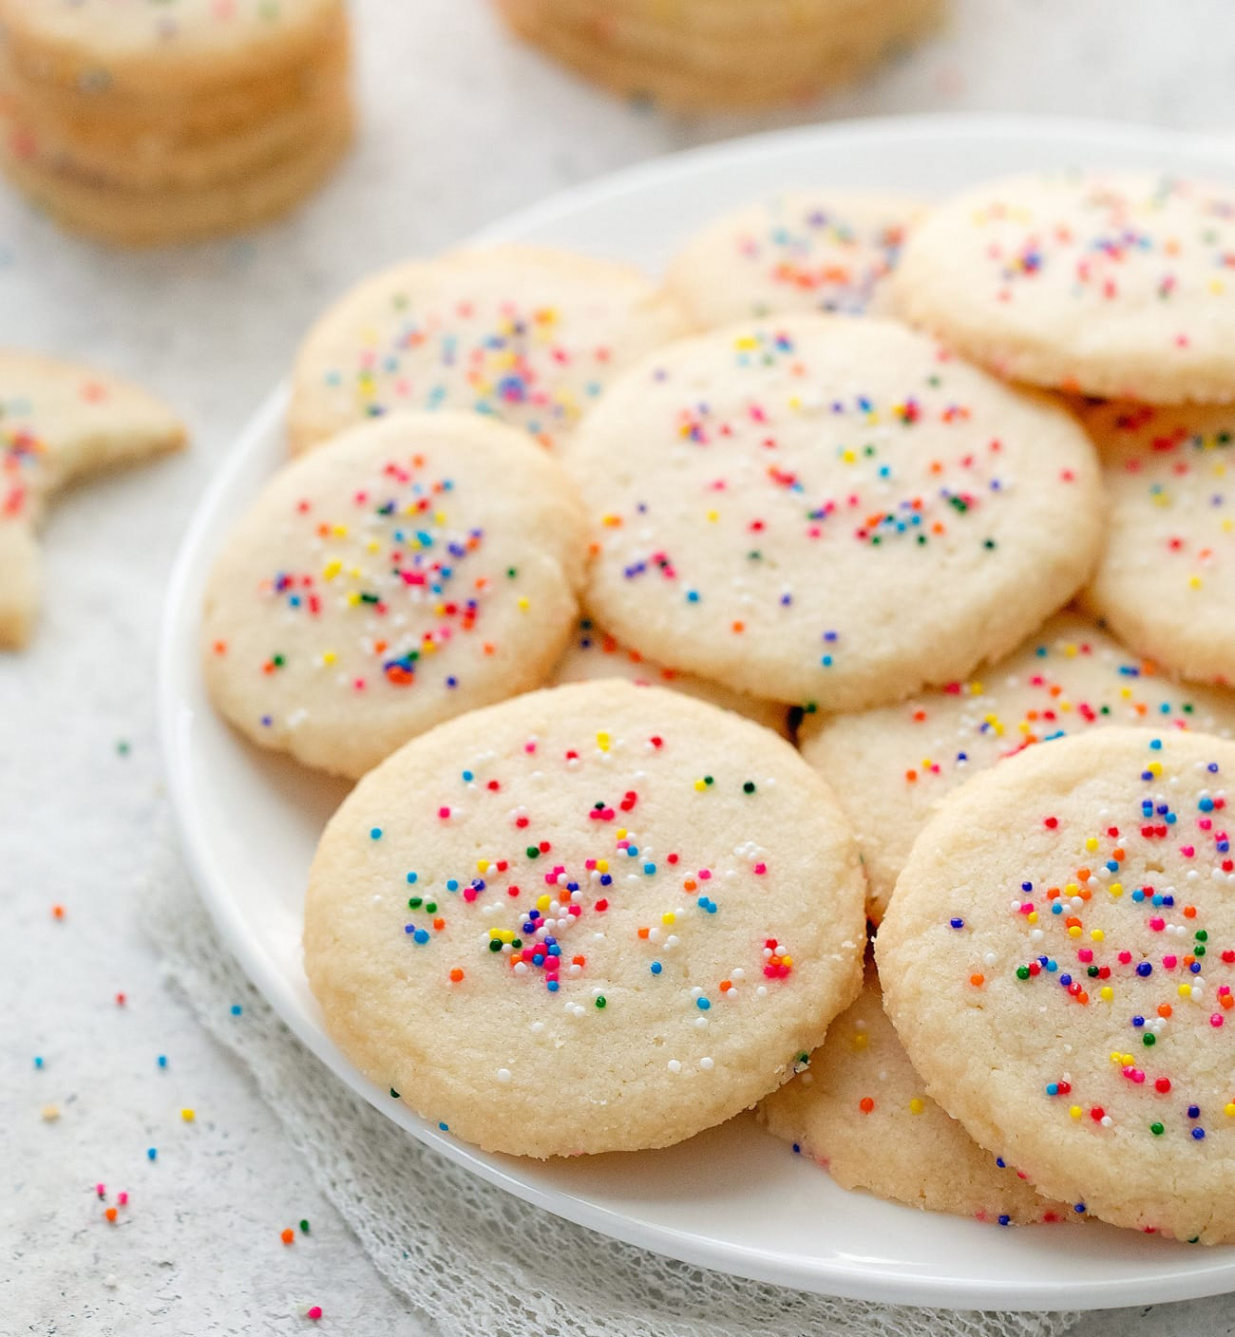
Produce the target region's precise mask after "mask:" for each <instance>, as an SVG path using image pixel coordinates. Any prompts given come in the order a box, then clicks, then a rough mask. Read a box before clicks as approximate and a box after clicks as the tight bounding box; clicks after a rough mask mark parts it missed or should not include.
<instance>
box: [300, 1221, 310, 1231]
mask: <svg viewBox="0 0 1235 1337" xmlns="http://www.w3.org/2000/svg"><path fill="white" fill-rule="evenodd" d="M300 1233H301V1234H302V1235H307V1234H308V1233H309V1222H308V1220H307V1219H306V1220H304V1221H301V1223H300Z"/></svg>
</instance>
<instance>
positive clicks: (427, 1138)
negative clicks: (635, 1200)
mask: <svg viewBox="0 0 1235 1337" xmlns="http://www.w3.org/2000/svg"><path fill="white" fill-rule="evenodd" d="M1028 133H1032V134H1034V135H1036V136H1038V137H1039V138H1040V139H1041V140H1043V141H1044V142H1048V143H1059V144H1060V145H1061V146H1063V145H1066V144H1067V143H1068V142H1069V141H1071V140H1075V139H1077V138H1078V137H1079V138H1084V139H1088V140H1090V141H1096V140H1099V139H1101V140H1106V141H1108V142H1110V143H1111V145H1112V147H1113V148H1114V147H1120V148H1124V149H1131V150H1144V151H1146V152H1152V151H1154V150H1159V151H1162V150H1170V149H1171V148H1176V149H1182V148H1186V149H1187V150H1188V151H1189V152H1190V153H1191V154H1193V155H1201V156H1204V155H1205V154H1206V153H1208V154H1212V156H1213V157H1214V158H1215V159H1221V158H1222V157H1224V156H1227V155H1229V156H1230V159H1231V173H1232V176H1235V138H1231V139H1224V138H1223V136H1221V135H1220V134H1212V135H1206V134H1201V133H1194V132H1187V131H1180V130H1173V129H1166V128H1162V127H1157V126H1151V125H1144V124H1139V123H1135V122H1118V121H1107V120H1103V119H1100V118H1085V117H1071V116H1053V115H1048V116H1040V115H1029V114H1003V113H1000V114H974V113H944V114H930V115H910V116H880V117H862V118H855V119H852V120H842V121H834V122H830V123H829V122H820V123H812V124H809V125H803V126H795V127H792V128H789V129H780V130H772V131H765V132H762V133H758V134H753V135H746V136H742V137H739V138H735V139H728V140H723V141H720V142H718V143H713V144H707V145H703V146H700V147H696V148H691V149H686V150H682V151H679V152H675V153H669V154H664V155H661V156H659V157H656V158H653V159H650V160H647V161H644V162H640V163H637V164H635V165H633V166H629V167H626V168H623V169H620V170H618V171H616V172H612V173H608V174H605V175H603V176H601V177H599V178H597V179H596V180H593V181H589V182H586V183H583V184H581V185H576V186H572V187H570V188H568V189H565V190H563V191H560V192H557V193H555V194H553V195H551V196H549V197H548V198H547V199H545V200H541V201H539V202H537V203H534V204H531V205H528V206H525V207H524V208H521V209H518V210H516V211H514V212H512V213H510V214H507V215H504V216H503V217H502V218H500V219H498V220H495V221H492V222H490V223H488V224H487V225H485V226H484V227H482V228H481V229H479V230H478V231H477V232H475V233H473V234H472V235H471V236H469V237H468V238H465V239H464V240H463V241H462V242H460V243H457V244H460V245H468V244H481V243H491V242H494V241H498V240H504V239H508V238H509V237H511V236H512V235H513V236H518V235H519V234H522V233H526V232H528V231H534V230H536V229H539V228H544V227H547V226H551V225H552V224H553V223H554V222H555V221H558V220H560V219H562V218H564V217H566V216H568V215H570V214H572V213H575V212H578V211H580V210H583V209H586V208H589V207H595V206H597V205H603V204H604V203H606V202H607V201H609V200H611V199H612V200H615V199H617V198H620V197H621V196H623V195H625V194H628V193H630V192H632V191H639V190H642V189H654V188H655V187H656V186H658V185H660V184H662V183H664V182H668V181H680V179H681V178H682V177H683V176H690V175H695V174H698V175H706V174H707V173H709V172H711V171H713V170H715V169H716V168H717V167H720V166H723V165H725V164H727V163H740V162H741V161H743V160H744V159H745V160H749V159H750V158H751V157H752V156H754V155H769V154H770V155H773V156H775V155H779V154H784V155H785V156H793V155H794V154H795V153H798V152H800V151H801V150H802V148H803V147H804V146H806V145H808V144H810V143H811V142H812V141H817V140H820V139H824V140H831V141H837V140H841V141H843V140H851V141H854V142H855V143H857V144H861V143H869V142H876V141H879V140H883V139H887V138H890V137H894V138H897V139H899V140H902V141H904V140H910V141H912V140H913V139H920V140H932V141H937V140H939V139H940V138H941V137H948V138H950V139H953V140H954V141H956V142H957V143H958V144H960V145H963V143H964V141H966V140H969V141H973V140H979V139H981V140H993V139H999V138H1001V137H1010V136H1015V135H1020V136H1024V135H1026V134H1028ZM289 398H290V383H289V381H288V380H287V379H285V380H283V381H281V382H280V383H279V384H278V386H277V387H276V389H275V390H274V391H273V392H272V393H271V394H270V395H268V396H267V397H266V398H265V399H264V400H263V402H262V403H261V405H260V407H259V408H258V409H257V411H256V412H255V413H254V414H253V416H252V417H251V418H250V419H249V420H248V421H247V423H246V425H245V426H244V428H243V429H242V430H241V432H240V433H239V435H238V436H237V438H236V439H235V441H234V443H233V444H232V445H231V446H230V447H229V448H228V449H227V451H226V453H225V454H224V455H223V457H222V460H221V463H220V464H219V466H218V467H217V468H216V470H215V472H214V473H213V475H212V476H211V478H210V481H209V483H208V485H207V487H206V488H205V489H204V491H203V493H202V495H201V498H200V500H199V501H198V503H197V505H196V507H195V508H194V511H193V514H192V517H191V519H190V522H189V525H188V527H187V528H186V530H185V533H184V537H183V538H182V540H181V543H180V546H179V548H178V550H177V553H176V558H175V561H174V563H173V566H172V568H171V572H170V575H169V578H168V583H167V588H166V592H165V595H164V599H163V603H162V611H161V616H160V627H159V635H158V648H157V686H156V696H155V705H156V711H157V723H158V733H159V743H160V756H161V760H162V764H163V771H164V778H165V782H166V784H167V790H168V797H169V800H170V807H171V811H172V819H173V826H174V830H175V833H176V835H177V837H178V838H179V847H180V850H181V853H182V855H183V857H184V861H185V864H186V866H187V871H188V872H189V875H190V880H191V881H192V883H193V885H194V888H195V890H196V892H197V894H198V895H199V896H200V897H201V899H202V901H203V903H204V904H205V906H206V909H207V911H208V913H209V915H210V918H211V920H212V922H213V923H214V925H215V928H216V929H217V930H218V932H219V933H220V935H221V937H222V938H223V941H224V943H225V944H226V946H227V948H228V950H229V951H230V952H231V953H232V954H233V956H234V957H235V958H236V960H237V961H238V962H239V964H240V966H241V968H242V969H243V970H244V973H245V974H246V976H247V977H248V978H249V979H250V980H251V981H252V983H253V984H254V985H255V986H256V987H257V988H258V990H259V991H260V992H261V993H262V995H263V997H264V998H265V999H266V1001H267V1002H268V1003H269V1004H270V1005H271V1006H272V1007H273V1009H274V1011H275V1012H276V1014H277V1015H278V1016H279V1018H280V1020H281V1021H282V1022H283V1023H284V1024H285V1025H286V1026H288V1028H289V1029H290V1030H291V1031H292V1033H293V1034H294V1035H295V1036H296V1038H297V1040H298V1041H299V1042H300V1043H301V1044H303V1045H304V1046H305V1047H306V1048H307V1049H308V1050H309V1051H310V1052H311V1053H312V1054H313V1055H314V1056H315V1058H317V1059H318V1060H319V1061H320V1062H322V1064H323V1065H324V1066H325V1067H326V1068H327V1069H328V1070H329V1071H330V1072H331V1074H332V1075H333V1076H335V1077H338V1078H339V1079H341V1080H342V1081H344V1082H345V1083H346V1084H347V1086H349V1087H350V1088H351V1089H352V1090H353V1091H354V1092H356V1093H357V1094H358V1095H360V1096H361V1097H363V1098H364V1099H365V1100H366V1101H367V1102H368V1103H369V1104H371V1105H372V1106H373V1107H374V1108H376V1109H378V1110H379V1111H380V1112H381V1113H383V1114H384V1115H386V1116H387V1117H390V1118H392V1119H393V1121H394V1122H396V1123H397V1124H399V1125H400V1126H401V1127H402V1128H403V1129H404V1130H405V1131H407V1132H410V1133H411V1134H412V1136H414V1137H416V1138H417V1139H418V1140H419V1141H421V1142H422V1143H424V1144H425V1145H427V1146H429V1147H430V1148H431V1149H432V1150H434V1151H436V1152H438V1153H440V1154H443V1155H445V1156H447V1157H448V1158H449V1159H450V1160H451V1161H453V1162H454V1163H456V1164H458V1165H461V1166H463V1167H464V1168H465V1169H467V1170H469V1171H470V1172H471V1173H474V1174H477V1175H479V1176H480V1177H481V1178H482V1179H484V1180H486V1181H487V1182H489V1183H491V1184H494V1185H495V1186H496V1187H498V1188H500V1189H502V1190H504V1191H506V1192H509V1193H512V1194H513V1195H514V1196H516V1197H518V1198H520V1199H522V1200H523V1201H525V1202H529V1203H531V1204H533V1205H534V1206H537V1207H540V1208H543V1209H544V1210H547V1211H549V1212H552V1213H553V1214H555V1215H557V1216H560V1217H564V1218H565V1219H567V1220H570V1221H572V1222H574V1223H575V1224H577V1225H581V1226H583V1227H585V1228H588V1229H591V1230H594V1231H597V1232H599V1233H600V1234H602V1235H606V1236H608V1237H610V1238H614V1239H618V1240H621V1241H623V1242H625V1243H627V1244H630V1245H633V1246H635V1247H637V1248H642V1249H647V1250H649V1251H651V1252H655V1253H660V1254H663V1255H665V1256H668V1257H671V1258H674V1259H677V1260H678V1261H680V1262H683V1263H687V1264H690V1265H694V1266H699V1267H703V1268H706V1269H708V1270H712V1271H719V1272H722V1273H728V1274H729V1275H732V1276H738V1277H745V1278H748V1279H750V1280H752V1281H756V1282H763V1283H767V1284H772V1285H778V1286H784V1287H788V1288H791V1289H795V1290H800V1291H802V1290H804V1291H809V1292H812V1293H816V1294H823V1295H834V1296H839V1297H843V1298H850V1299H865V1300H880V1301H884V1302H890V1303H900V1304H908V1305H916V1306H940V1307H946V1308H954V1307H956V1306H957V1305H958V1304H963V1305H964V1306H965V1307H971V1308H990V1307H998V1308H1004V1309H1014V1310H1022V1311H1039V1312H1045V1311H1051V1310H1057V1309H1059V1308H1060V1307H1061V1302H1062V1304H1063V1306H1064V1307H1066V1308H1069V1309H1087V1310H1088V1309H1101V1308H1117V1307H1124V1306H1127V1305H1130V1304H1139V1303H1162V1302H1169V1301H1173V1300H1187V1299H1197V1298H1202V1297H1205V1296H1211V1295H1217V1294H1222V1293H1226V1292H1228V1291H1230V1290H1231V1289H1232V1288H1233V1287H1235V1251H1231V1252H1229V1254H1228V1253H1227V1251H1224V1252H1223V1254H1218V1253H1217V1252H1216V1251H1214V1250H1211V1249H1205V1250H1197V1251H1196V1253H1195V1255H1194V1256H1195V1258H1196V1261H1197V1263H1201V1262H1202V1261H1203V1260H1209V1265H1208V1266H1198V1267H1193V1268H1186V1267H1185V1268H1179V1269H1177V1270H1174V1271H1172V1272H1171V1273H1170V1274H1169V1275H1167V1276H1164V1277H1162V1276H1160V1277H1155V1278H1153V1279H1151V1280H1150V1281H1149V1282H1148V1283H1132V1282H1129V1281H1128V1280H1126V1279H1118V1278H1108V1279H1106V1280H1104V1281H1101V1282H1095V1283H1093V1284H1092V1285H1091V1286H1090V1287H1089V1289H1088V1290H1087V1291H1086V1292H1085V1293H1083V1294H1075V1293H1074V1292H1075V1291H1076V1290H1077V1289H1078V1286H1079V1283H1076V1282H1073V1283H1068V1284H1067V1286H1066V1287H1065V1288H1064V1291H1063V1293H1062V1294H1060V1293H1059V1292H1058V1286H1057V1284H1053V1283H1052V1281H1051V1279H1050V1277H1049V1276H1043V1277H1040V1278H1038V1279H1033V1278H1019V1279H1011V1280H1009V1279H978V1278H972V1279H967V1280H965V1281H964V1282H963V1283H958V1282H956V1281H955V1280H949V1279H947V1278H944V1277H940V1276H933V1277H931V1276H922V1275H919V1274H916V1273H909V1274H902V1273H894V1272H892V1271H890V1270H889V1269H888V1268H887V1267H886V1266H884V1267H879V1268H873V1267H869V1266H865V1265H864V1264H863V1263H862V1261H861V1260H859V1259H854V1258H838V1259H812V1260H811V1262H810V1269H809V1273H807V1272H804V1271H803V1270H802V1269H801V1265H800V1263H797V1264H795V1262H794V1261H793V1260H789V1259H786V1258H785V1256H784V1255H783V1254H781V1253H779V1252H772V1251H767V1250H760V1249H757V1248H751V1247H740V1246H737V1245H734V1244H731V1243H728V1242H725V1241H719V1240H712V1239H709V1240H700V1239H699V1237H697V1236H695V1235H693V1234H691V1233H689V1232H685V1231H681V1230H675V1229H673V1228H672V1227H669V1226H665V1225H660V1224H650V1223H646V1222H645V1223H632V1222H631V1221H629V1219H628V1218H627V1217H625V1216H623V1215H622V1214H620V1213H618V1212H617V1211H615V1210H613V1209H611V1208H607V1207H603V1206H599V1205H597V1204H596V1203H594V1202H592V1201H590V1200H588V1199H586V1198H583V1197H580V1196H577V1195H573V1194H566V1193H562V1192H561V1191H558V1190H547V1189H545V1188H542V1187H541V1186H540V1185H537V1184H534V1183H529V1182H526V1181H524V1180H522V1179H520V1178H517V1177H516V1176H514V1175H512V1174H509V1173H507V1172H506V1171H505V1170H504V1169H503V1168H502V1166H501V1165H500V1164H496V1163H493V1162H491V1161H489V1160H485V1159H481V1155H482V1154H481V1153H479V1152H478V1151H477V1149H474V1148H472V1147H470V1146H467V1145H465V1144H462V1143H460V1142H458V1141H457V1140H455V1139H453V1138H450V1137H446V1136H443V1135H442V1134H440V1133H439V1132H438V1131H437V1130H436V1129H434V1128H432V1127H430V1126H429V1125H428V1124H427V1123H426V1122H425V1121H424V1120H420V1119H419V1118H418V1117H417V1116H416V1115H415V1114H414V1113H413V1112H412V1111H411V1110H410V1108H408V1107H406V1106H404V1105H402V1104H401V1103H400V1104H399V1105H397V1106H395V1105H392V1104H391V1103H390V1102H389V1101H386V1100H384V1098H383V1094H382V1093H381V1092H380V1091H378V1090H377V1088H376V1087H375V1086H374V1085H373V1084H372V1083H371V1082H369V1081H368V1080H367V1079H366V1078H364V1077H363V1075H362V1074H361V1073H359V1071H358V1070H356V1069H355V1068H354V1067H353V1066H352V1065H351V1064H350V1063H349V1062H347V1061H346V1060H345V1059H342V1056H341V1054H340V1051H339V1050H337V1049H336V1048H335V1046H334V1045H333V1042H331V1041H330V1039H329V1037H328V1036H326V1035H325V1033H324V1032H322V1031H320V1030H319V1029H317V1028H315V1027H313V1026H312V1025H311V1024H310V1023H309V1022H308V1021H307V1019H305V1018H303V1017H302V1016H301V1014H300V1013H299V1010H298V1009H297V1008H296V1007H294V1006H293V1005H292V1004H291V1000H290V998H289V997H288V995H287V994H286V992H285V985H284V982H283V980H282V979H281V977H280V976H279V974H278V972H277V970H276V969H275V967H274V966H273V964H272V963H271V962H270V961H269V960H268V959H267V957H266V956H265V954H264V953H263V952H262V951H261V950H259V949H258V947H257V945H256V944H255V942H254V941H253V939H252V937H251V935H250V934H249V933H248V931H247V929H246V926H245V924H244V923H243V921H242V919H241V917H240V914H239V911H238V907H237V904H236V902H235V900H234V898H233V897H230V896H229V895H227V894H226V893H221V892H220V891H219V890H218V889H217V888H216V887H215V886H214V880H213V878H212V877H211V876H210V875H209V873H208V871H207V870H208V867H209V861H208V858H207V855H206V848H207V841H206V833H205V832H204V831H203V830H202V829H200V826H199V823H198V822H197V821H196V820H195V818H194V814H193V811H192V807H191V802H190V798H191V795H190V792H189V790H190V779H189V772H190V767H189V763H188V752H187V746H188V743H187V725H188V723H189V719H188V718H186V717H191V709H190V707H189V706H188V704H187V702H185V701H184V700H183V698H182V695H181V693H180V691H179V690H178V689H179V687H180V685H181V678H180V673H179V668H178V661H179V660H180V659H181V657H182V656H183V655H184V654H185V647H184V644H183V642H182V639H181V632H182V630H183V623H184V620H185V609H186V603H187V595H188V594H189V592H190V589H191V586H192V585H193V583H194V571H195V569H196V566H197V563H198V561H199V560H200V559H199V556H198V554H199V552H200V551H201V549H202V548H203V545H204V544H205V543H207V542H208V539H209V535H210V533H211V531H212V528H213V525H214V522H215V515H214V512H215V511H216V510H217V509H218V504H219V502H220V499H221V498H223V497H224V496H225V495H226V494H227V493H228V492H229V490H230V488H231V486H232V484H233V480H234V479H235V477H236V475H237V474H239V473H241V472H243V470H244V467H245V465H246V464H247V462H248V460H249V456H250V455H251V454H253V453H254V452H255V450H257V449H258V448H259V443H260V442H261V441H262V440H263V439H265V438H266V437H267V436H268V434H269V433H270V432H271V430H272V429H274V430H277V424H278V423H279V422H280V421H281V420H282V418H283V416H284V414H285V411H286V406H287V403H288V400H289ZM193 644H194V647H195V646H196V642H195V641H194V642H193ZM341 1059H342V1061H340V1060H341ZM1224 1258H1225V1259H1226V1261H1223V1260H1224ZM1138 1285H1139V1288H1138Z"/></svg>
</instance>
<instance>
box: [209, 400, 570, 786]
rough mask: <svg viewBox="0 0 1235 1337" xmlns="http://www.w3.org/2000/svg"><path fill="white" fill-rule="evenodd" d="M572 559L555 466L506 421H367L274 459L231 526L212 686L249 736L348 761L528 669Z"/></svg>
mask: <svg viewBox="0 0 1235 1337" xmlns="http://www.w3.org/2000/svg"><path fill="white" fill-rule="evenodd" d="M499 479H500V483H499V482H498V481H497V480H499ZM584 559H585V545H584V524H583V517H582V513H581V511H580V509H579V504H578V501H577V500H576V498H575V495H574V492H573V489H572V488H571V485H570V481H569V479H568V478H566V477H565V475H563V474H562V472H561V470H560V469H558V467H557V466H556V465H555V464H554V463H553V461H552V460H550V459H548V458H547V457H546V456H545V455H544V453H543V452H542V451H540V450H539V449H537V448H536V446H534V445H533V444H532V442H530V441H528V440H527V438H526V437H524V436H523V435H521V434H520V433H518V432H515V431H513V430H512V429H510V428H506V427H502V426H501V425H500V424H497V423H491V422H485V421H483V420H481V419H478V418H475V417H472V416H470V415H465V414H453V413H451V414H434V415H426V414H401V415H398V416H395V417H392V418H390V419H388V420H386V421H384V422H380V423H368V424H365V425H363V426H362V427H359V428H356V429H355V430H354V431H352V432H349V433H348V434H347V435H346V436H344V437H340V438H339V439H338V440H337V441H335V442H333V443H332V444H331V446H330V447H329V449H326V450H323V451H320V452H316V453H314V454H313V455H312V456H309V457H307V458H306V459H303V460H297V461H294V462H293V463H292V464H290V465H288V466H287V467H285V468H284V469H282V470H281V471H280V472H279V473H278V474H276V475H275V477H274V478H273V479H272V480H271V481H270V482H269V483H268V484H267V486H266V487H265V489H264V490H263V491H262V493H261V494H260V496H259V497H258V498H257V499H256V500H255V502H254V503H253V506H252V507H251V509H250V510H249V512H248V514H247V515H246V516H245V517H244V519H243V520H242V521H241V522H240V523H239V525H238V526H237V527H236V529H235V530H234V531H233V532H232V534H231V536H230V538H229V539H228V542H227V545H226V547H225V548H224V550H223V552H222V553H221V555H220V557H219V559H218V562H217V563H216V565H215V568H214V571H213V572H212V574H211V578H210V583H209V586H208V588H207V592H206V608H205V622H204V628H203V638H204V640H203V653H204V657H205V668H206V679H207V685H208V687H209V689H210V692H211V695H212V697H213V699H214V701H215V704H216V705H217V706H218V708H219V709H220V710H221V711H222V712H223V714H224V715H226V716H227V717H228V718H229V719H230V720H231V721H232V722H233V723H234V724H236V725H237V726H238V727H239V728H240V729H241V730H242V731H243V732H244V733H246V734H247V735H248V736H249V737H250V738H252V739H253V740H254V741H255V742H257V743H260V744H261V745H263V746H265V747H271V748H275V749H278V750H280V751H287V752H290V753H291V754H292V755H293V756H294V757H296V759H297V760H299V761H301V762H304V763H305V764H306V765H309V766H315V767H318V768H320V769H322V770H327V771H332V772H334V773H336V774H340V775H347V776H353V777H355V776H359V775H362V774H363V773H364V772H365V771H367V770H369V769H370V768H371V767H373V766H375V765H376V764H377V763H378V762H379V761H381V760H382V758H383V757H386V756H388V755H389V754H390V753H391V752H393V751H394V750H395V749H396V748H397V747H399V746H400V745H401V744H402V743H405V742H406V741H407V740H408V739H409V738H411V737H413V736H414V735H415V734H418V733H423V732H424V731H425V730H426V729H429V728H431V727H432V726H433V725H435V724H437V723H439V722H441V721H442V720H445V719H449V718H451V717H452V716H454V715H458V714H461V713H462V712H463V711H466V710H471V709H473V708H474V707H476V706H482V705H487V704H489V703H490V702H493V701H500V700H502V699H503V698H504V697H507V696H511V695H513V694H515V693H517V692H522V691H527V690H529V689H531V688H533V687H538V686H539V685H540V684H541V683H543V682H544V681H545V679H546V677H547V676H548V674H549V673H550V672H551V670H552V668H553V665H554V663H555V662H556V661H557V658H558V656H559V655H560V653H561V651H562V649H563V647H564V646H565V644H566V642H567V639H568V638H569V636H570V634H571V630H572V628H573V627H574V625H575V622H576V619H577V617H578V606H577V603H576V593H577V590H578V588H579V585H580V583H581V581H582V578H583V564H584Z"/></svg>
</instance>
